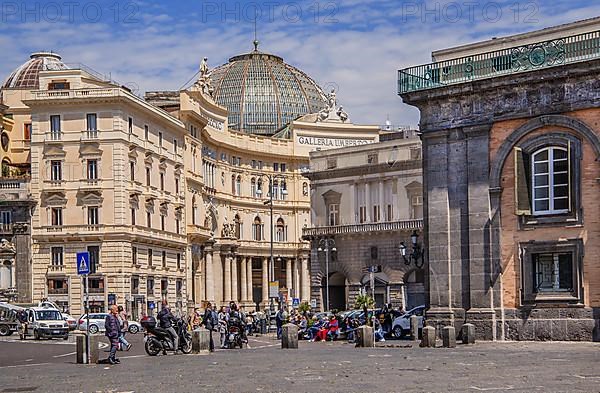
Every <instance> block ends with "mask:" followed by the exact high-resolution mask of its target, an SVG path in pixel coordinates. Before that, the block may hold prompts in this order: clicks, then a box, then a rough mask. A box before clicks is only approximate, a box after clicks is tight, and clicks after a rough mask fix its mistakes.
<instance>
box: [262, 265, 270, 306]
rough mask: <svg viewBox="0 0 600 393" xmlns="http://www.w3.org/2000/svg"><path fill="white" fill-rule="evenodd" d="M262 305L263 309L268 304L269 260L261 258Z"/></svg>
mask: <svg viewBox="0 0 600 393" xmlns="http://www.w3.org/2000/svg"><path fill="white" fill-rule="evenodd" d="M262 303H263V307H264V306H266V305H268V304H269V259H268V257H263V261H262Z"/></svg>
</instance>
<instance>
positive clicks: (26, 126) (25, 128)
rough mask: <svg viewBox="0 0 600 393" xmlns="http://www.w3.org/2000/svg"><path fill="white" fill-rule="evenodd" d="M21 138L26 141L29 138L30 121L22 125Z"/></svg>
mask: <svg viewBox="0 0 600 393" xmlns="http://www.w3.org/2000/svg"><path fill="white" fill-rule="evenodd" d="M23 139H24V140H26V141H30V140H31V123H26V124H24V125H23Z"/></svg>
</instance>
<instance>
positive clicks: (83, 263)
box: [77, 251, 90, 275]
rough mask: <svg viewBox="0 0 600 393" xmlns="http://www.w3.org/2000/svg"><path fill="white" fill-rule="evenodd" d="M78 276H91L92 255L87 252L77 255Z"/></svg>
mask: <svg viewBox="0 0 600 393" xmlns="http://www.w3.org/2000/svg"><path fill="white" fill-rule="evenodd" d="M77 274H80V275H82V274H90V253H89V252H87V251H85V252H78V253H77Z"/></svg>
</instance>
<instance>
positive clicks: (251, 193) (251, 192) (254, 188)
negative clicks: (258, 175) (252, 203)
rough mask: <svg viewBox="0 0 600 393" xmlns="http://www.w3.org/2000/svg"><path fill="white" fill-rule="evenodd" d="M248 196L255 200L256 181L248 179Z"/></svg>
mask: <svg viewBox="0 0 600 393" xmlns="http://www.w3.org/2000/svg"><path fill="white" fill-rule="evenodd" d="M250 195H252V198H256V197H257V195H256V179H255V178H252V179H250Z"/></svg>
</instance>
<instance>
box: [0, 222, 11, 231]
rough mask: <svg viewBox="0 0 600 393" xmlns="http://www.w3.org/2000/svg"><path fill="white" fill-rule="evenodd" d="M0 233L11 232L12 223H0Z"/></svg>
mask: <svg viewBox="0 0 600 393" xmlns="http://www.w3.org/2000/svg"><path fill="white" fill-rule="evenodd" d="M0 233H13V224H0Z"/></svg>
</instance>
